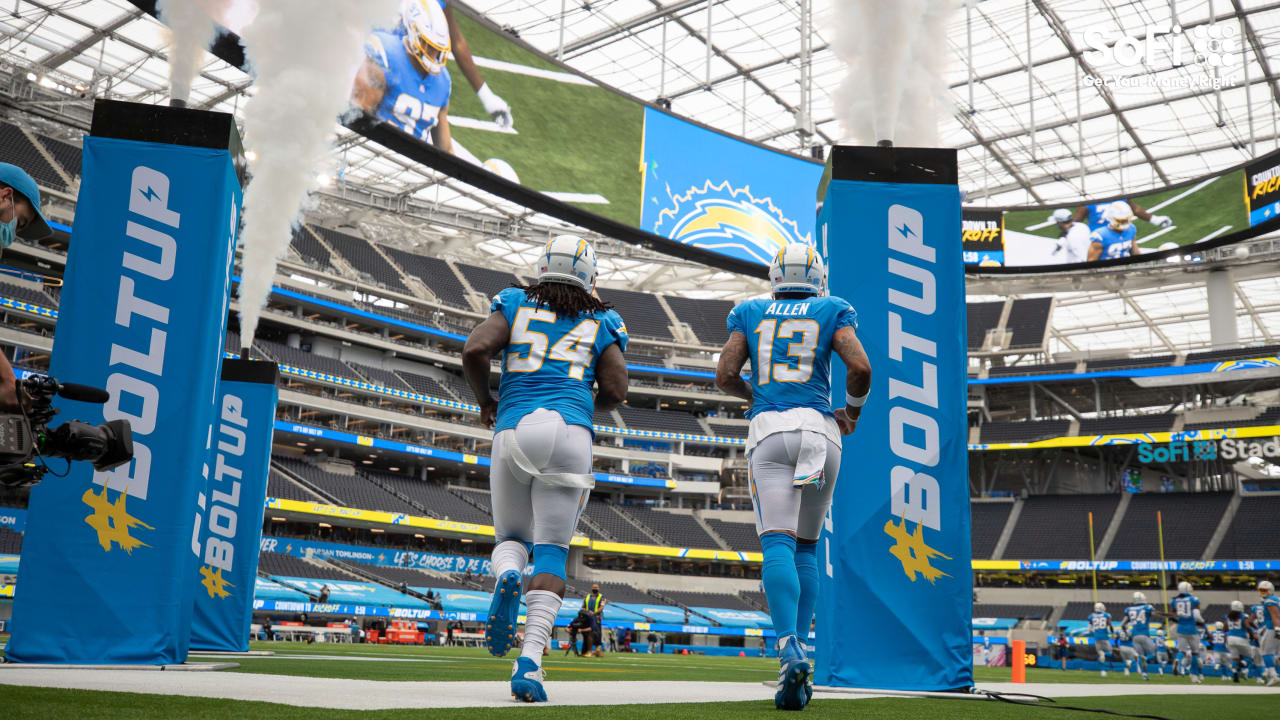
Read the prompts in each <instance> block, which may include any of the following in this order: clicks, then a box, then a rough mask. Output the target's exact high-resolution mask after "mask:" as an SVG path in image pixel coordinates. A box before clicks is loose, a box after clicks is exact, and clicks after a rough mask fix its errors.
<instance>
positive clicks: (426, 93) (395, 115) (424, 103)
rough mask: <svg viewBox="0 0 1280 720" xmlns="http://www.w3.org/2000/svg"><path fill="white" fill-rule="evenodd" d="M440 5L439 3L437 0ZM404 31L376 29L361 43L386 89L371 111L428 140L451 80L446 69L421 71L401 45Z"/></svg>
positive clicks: (443, 105)
mask: <svg viewBox="0 0 1280 720" xmlns="http://www.w3.org/2000/svg"><path fill="white" fill-rule="evenodd" d="M441 4H442V5H443V3H441ZM404 33H405V31H404V29H403V27H400V28H399V29H398V30H395V31H386V30H376V31H374V32H373V33H371V34H370V35H369V39H368V41H367V42H366V43H365V54H366V55H367V56H368V57H369V59H370V60H372V61H373V63H374V64H375V65H377V66H378V68H379V69H380V70H382V75H383V77H384V78H386V83H387V90H386V92H385V93H384V94H383V95H382V102H380V103H378V107H377V109H376V110H375V111H374V114H375V115H377V116H378V117H379V118H381V119H383V120H386V121H387V122H389V123H392V124H393V125H395V126H397V127H399V128H400V129H401V130H403V131H405V132H406V133H408V134H410V135H413V136H414V137H417V138H421V139H423V140H428V141H429V140H431V130H432V129H433V128H435V126H436V121H437V118H438V117H439V115H440V110H441V109H443V108H446V107H448V106H449V95H450V93H451V92H452V91H453V81H452V80H450V78H449V70H448V69H447V68H444V69H441V70H440V72H439V73H437V74H435V75H431V74H429V73H426V72H423V70H422V69H421V68H420V67H418V65H417V63H415V62H414V60H413V58H411V57H409V52H408V51H407V50H406V49H405V47H404V38H405V34H404Z"/></svg>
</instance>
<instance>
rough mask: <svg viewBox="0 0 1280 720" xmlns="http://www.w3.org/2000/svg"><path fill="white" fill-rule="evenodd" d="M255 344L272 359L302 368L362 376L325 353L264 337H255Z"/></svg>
mask: <svg viewBox="0 0 1280 720" xmlns="http://www.w3.org/2000/svg"><path fill="white" fill-rule="evenodd" d="M253 345H254V347H255V348H257V349H259V350H261V351H263V352H265V353H266V354H267V355H268V356H269V357H270V358H271V359H272V360H275V361H277V362H281V363H284V364H286V365H292V366H294V367H298V368H302V369H304V370H314V371H316V372H321V373H327V374H329V375H336V376H338V377H344V378H350V379H352V380H359V379H360V376H359V375H358V374H357V373H356V371H355V370H352V369H351V367H350V366H348V365H347V364H346V363H344V362H342V361H341V360H337V359H335V358H331V357H325V356H324V355H317V354H315V353H311V352H307V351H306V350H299V349H298V348H294V347H289V346H288V345H284V344H282V343H278V342H272V341H270V340H263V339H262V338H254V341H253Z"/></svg>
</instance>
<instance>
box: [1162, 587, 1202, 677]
mask: <svg viewBox="0 0 1280 720" xmlns="http://www.w3.org/2000/svg"><path fill="white" fill-rule="evenodd" d="M1169 605H1170V606H1171V607H1172V608H1173V617H1174V618H1175V619H1176V620H1177V621H1178V627H1177V630H1176V632H1175V637H1176V638H1177V647H1178V655H1179V660H1181V658H1183V657H1189V658H1190V662H1191V671H1190V673H1189V677H1190V678H1191V682H1193V683H1199V682H1203V681H1204V675H1202V674H1201V672H1202V671H1201V669H1200V656H1201V654H1202V653H1203V652H1204V648H1203V645H1202V643H1201V642H1200V630H1199V628H1201V627H1204V618H1203V617H1202V616H1201V615H1200V598H1198V597H1196V596H1195V595H1192V594H1191V583H1189V582H1187V581H1186V580H1183V581H1182V582H1180V583H1178V594H1177V595H1175V596H1174V597H1173V599H1172V600H1170V601H1169Z"/></svg>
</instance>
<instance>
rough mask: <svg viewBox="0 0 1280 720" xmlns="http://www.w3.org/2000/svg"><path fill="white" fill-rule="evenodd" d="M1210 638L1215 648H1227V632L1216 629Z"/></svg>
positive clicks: (1210, 634)
mask: <svg viewBox="0 0 1280 720" xmlns="http://www.w3.org/2000/svg"><path fill="white" fill-rule="evenodd" d="M1209 640H1210V641H1211V645H1212V647H1213V649H1214V650H1226V649H1227V634H1226V633H1224V632H1222V631H1221V630H1214V631H1213V632H1211V633H1209Z"/></svg>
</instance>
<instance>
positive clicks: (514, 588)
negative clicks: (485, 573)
mask: <svg viewBox="0 0 1280 720" xmlns="http://www.w3.org/2000/svg"><path fill="white" fill-rule="evenodd" d="M520 580H521V577H520V573H518V572H516V571H515V570H508V571H507V572H505V573H503V574H502V577H500V578H498V583H497V586H496V587H494V589H493V600H492V601H490V603H489V618H488V620H486V621H485V624H484V646H485V647H486V648H488V649H489V654H490V655H492V656H494V657H505V656H506V654H507V651H508V650H510V649H511V646H512V645H514V644H515V639H516V623H517V621H518V620H519V617H520Z"/></svg>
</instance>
